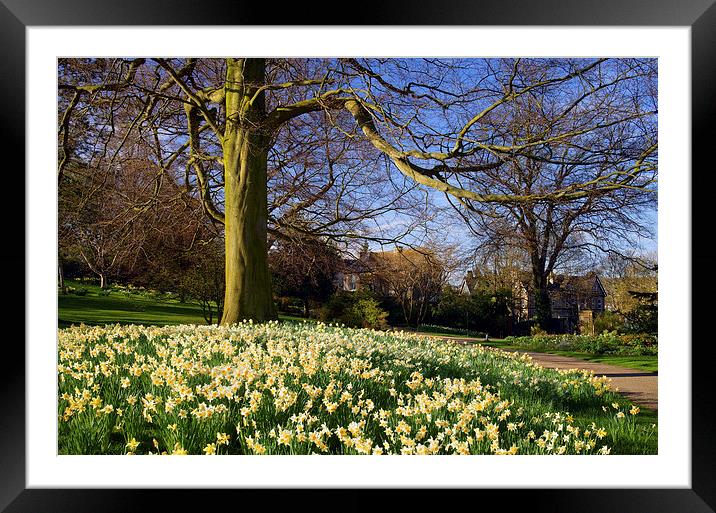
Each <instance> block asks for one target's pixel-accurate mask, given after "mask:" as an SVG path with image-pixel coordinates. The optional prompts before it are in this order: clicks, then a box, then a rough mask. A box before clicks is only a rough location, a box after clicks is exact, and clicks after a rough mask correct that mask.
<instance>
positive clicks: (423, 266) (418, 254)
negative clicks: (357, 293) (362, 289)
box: [369, 247, 450, 326]
mask: <svg viewBox="0 0 716 513" xmlns="http://www.w3.org/2000/svg"><path fill="white" fill-rule="evenodd" d="M446 256H447V255H445V254H439V253H438V251H436V248H426V247H422V248H418V249H409V248H401V247H398V249H396V250H395V251H384V252H377V253H371V259H370V264H369V265H370V267H371V270H370V276H371V277H370V285H371V286H372V288H373V289H374V291H375V292H377V293H380V294H383V295H384V296H388V297H391V298H393V299H394V300H395V301H397V303H398V304H399V305H400V308H401V311H402V314H403V319H404V321H405V322H406V323H407V324H408V325H411V326H419V325H420V324H421V323H422V322H423V321H424V319H425V318H426V316H427V315H428V313H429V311H430V307H431V305H433V304H435V303H436V302H437V300H438V297H439V295H440V290H441V289H442V288H443V286H444V285H445V284H446V283H447V278H448V275H449V272H450V269H449V267H448V259H447V258H445V257H446Z"/></svg>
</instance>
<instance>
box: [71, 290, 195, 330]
mask: <svg viewBox="0 0 716 513" xmlns="http://www.w3.org/2000/svg"><path fill="white" fill-rule="evenodd" d="M67 284H68V285H69V286H71V287H74V288H77V289H79V288H83V289H85V290H87V293H86V294H85V295H84V296H77V295H74V294H66V295H62V294H59V295H58V296H57V303H58V325H59V327H60V328H65V327H68V326H71V325H72V324H81V323H84V324H88V325H104V324H142V325H152V324H154V325H161V326H164V325H170V324H206V321H205V320H204V316H203V315H202V313H201V306H200V305H199V304H197V303H189V302H187V303H180V302H179V301H177V300H173V299H157V298H152V297H149V296H147V295H143V294H141V293H139V294H127V293H125V292H110V294H109V295H108V296H103V295H100V290H101V289H100V288H99V287H98V286H96V285H92V284H87V283H84V282H73V281H68V282H67Z"/></svg>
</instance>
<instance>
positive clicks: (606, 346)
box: [505, 331, 658, 356]
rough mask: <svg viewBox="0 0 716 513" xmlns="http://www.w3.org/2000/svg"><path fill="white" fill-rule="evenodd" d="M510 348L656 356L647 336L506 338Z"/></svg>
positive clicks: (654, 339) (654, 341)
mask: <svg viewBox="0 0 716 513" xmlns="http://www.w3.org/2000/svg"><path fill="white" fill-rule="evenodd" d="M505 342H506V343H507V344H509V345H511V346H515V347H520V348H524V349H528V350H530V351H537V352H544V351H577V352H582V353H589V354H594V355H623V356H648V355H656V354H657V353H658V341H657V337H656V336H654V335H650V334H632V335H618V334H617V333H616V332H615V331H607V332H604V333H601V334H599V335H546V334H540V335H534V336H530V337H507V338H506V339H505Z"/></svg>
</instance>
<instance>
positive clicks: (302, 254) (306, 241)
mask: <svg viewBox="0 0 716 513" xmlns="http://www.w3.org/2000/svg"><path fill="white" fill-rule="evenodd" d="M340 262H341V257H340V253H339V252H338V249H337V248H336V247H335V246H334V245H333V244H332V243H331V242H330V241H326V240H323V239H321V238H318V237H310V236H304V237H298V236H296V237H293V238H283V239H277V240H276V241H275V243H274V246H273V247H272V248H271V250H270V251H269V269H270V270H271V275H272V277H273V284H274V289H275V291H276V293H277V294H279V295H282V296H291V297H296V298H300V299H301V301H302V302H303V314H304V316H306V317H308V315H309V302H310V301H316V302H324V301H326V300H327V299H328V298H329V297H330V296H331V294H332V293H333V292H334V291H335V284H334V280H335V276H336V273H337V272H338V269H339V265H340Z"/></svg>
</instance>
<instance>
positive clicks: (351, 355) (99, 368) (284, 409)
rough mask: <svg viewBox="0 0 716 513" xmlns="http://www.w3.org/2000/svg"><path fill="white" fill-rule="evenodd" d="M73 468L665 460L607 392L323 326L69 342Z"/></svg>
mask: <svg viewBox="0 0 716 513" xmlns="http://www.w3.org/2000/svg"><path fill="white" fill-rule="evenodd" d="M58 347H59V363H58V374H59V376H58V379H59V391H58V393H59V397H58V416H59V428H58V429H59V433H58V435H59V452H60V453H61V454H125V453H133V454H148V453H153V454H185V453H188V454H209V455H213V454H311V453H316V454H605V453H611V454H655V453H656V451H657V427H656V424H657V421H656V417H655V415H654V414H653V413H652V412H647V411H638V409H637V408H634V407H633V406H632V405H631V404H630V403H628V402H626V401H625V400H624V398H623V397H622V396H620V395H618V394H615V393H612V392H611V391H609V390H608V384H607V380H606V379H605V378H598V377H595V376H593V375H591V374H589V373H587V372H581V371H575V370H570V371H566V370H554V369H545V368H542V367H540V366H539V365H536V364H534V363H532V361H531V359H530V358H529V357H528V356H527V355H524V354H520V353H515V352H505V351H501V350H499V349H493V348H485V347H482V346H479V345H475V346H458V345H455V344H446V343H445V342H444V341H443V340H440V339H436V338H425V337H422V336H417V335H415V334H408V333H389V332H379V331H372V330H361V329H348V328H338V327H331V326H326V325H325V324H321V323H294V322H290V323H278V322H272V323H267V324H253V323H249V322H246V323H242V324H240V325H234V326H231V327H217V326H165V327H160V326H136V325H135V326H131V325H129V326H117V325H115V326H108V327H99V326H84V327H72V328H68V329H61V330H60V331H59V344H58Z"/></svg>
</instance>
